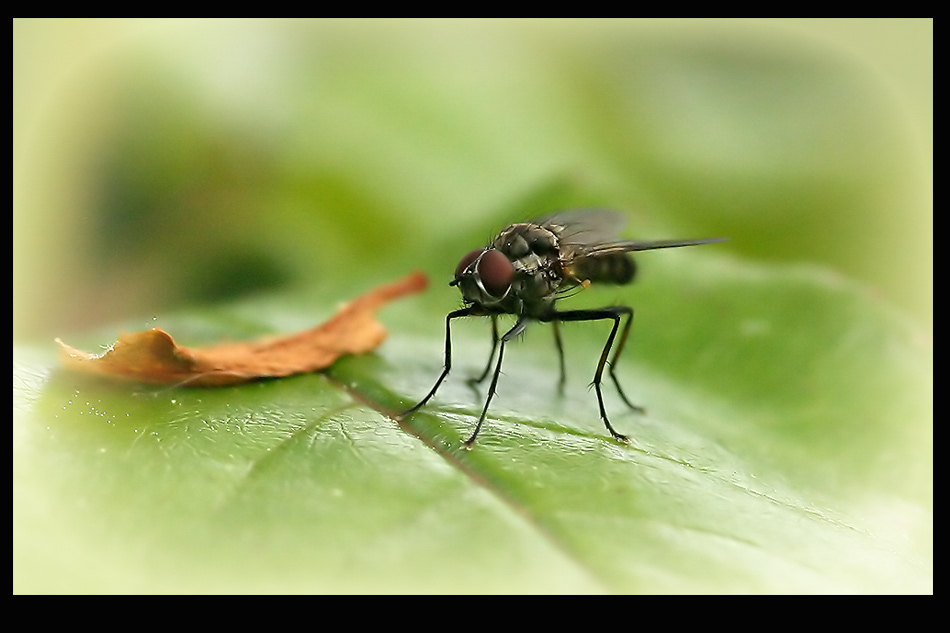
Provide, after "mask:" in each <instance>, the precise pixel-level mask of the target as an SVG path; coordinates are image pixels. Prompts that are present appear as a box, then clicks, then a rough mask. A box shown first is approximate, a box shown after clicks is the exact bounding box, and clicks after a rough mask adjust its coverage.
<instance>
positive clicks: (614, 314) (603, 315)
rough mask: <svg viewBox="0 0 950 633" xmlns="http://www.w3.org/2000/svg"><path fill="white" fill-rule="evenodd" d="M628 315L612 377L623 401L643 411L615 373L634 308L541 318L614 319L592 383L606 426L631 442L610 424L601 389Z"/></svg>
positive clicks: (562, 313) (620, 439) (569, 312)
mask: <svg viewBox="0 0 950 633" xmlns="http://www.w3.org/2000/svg"><path fill="white" fill-rule="evenodd" d="M624 316H626V317H627V323H626V325H625V326H624V329H623V333H622V334H621V335H620V343H619V344H618V346H617V351H616V352H615V353H614V355H613V358H611V360H610V377H611V379H613V381H614V385H616V387H617V391H619V392H620V396H621V397H622V398H623V401H624V402H625V403H627V405H628V406H630V408H632V409H634V410H635V411H642V409H641V408H640V407H637V406H636V405H634V404H631V402H630V401H629V400H628V399H627V396H626V394H624V393H623V390H622V389H621V388H620V383H619V382H618V380H617V376H616V374H615V373H614V363H615V362H616V361H617V357H618V356H620V353H621V352H622V351H623V348H624V345H625V344H626V342H627V336H628V334H629V332H630V324H631V322H632V321H633V310H632V309H631V308H628V307H626V306H612V307H609V308H599V309H595V310H568V311H565V312H557V311H555V312H552V313H551V314H550V315H548V316H547V317H546V318H543V319H541V320H542V321H555V322H556V321H600V320H605V319H612V320H613V322H614V325H613V327H612V328H611V330H610V335H609V336H608V337H607V342H606V343H605V344H604V351H603V352H602V353H601V355H600V360H599V361H598V363H597V371H595V372H594V380H593V382H592V383H591V384H592V385H593V386H594V390H595V391H596V393H597V404H598V406H599V407H600V418H601V419H602V420H603V421H604V426H606V427H607V430H608V431H610V434H611V435H612V436H613V437H614V438H615V439H617V440H619V441H621V442H628V443H629V442H630V438H628V437H627V436H626V435H622V434H620V433H618V432H617V431H616V430H615V429H614V427H613V426H611V424H610V419H609V418H608V417H607V409H606V408H605V407H604V395H603V393H602V391H601V387H600V384H601V381H602V379H603V376H604V366H606V365H607V359H608V358H610V350H611V348H612V347H613V344H614V340H615V339H616V338H617V331H618V330H619V329H620V321H621V319H623V317H624Z"/></svg>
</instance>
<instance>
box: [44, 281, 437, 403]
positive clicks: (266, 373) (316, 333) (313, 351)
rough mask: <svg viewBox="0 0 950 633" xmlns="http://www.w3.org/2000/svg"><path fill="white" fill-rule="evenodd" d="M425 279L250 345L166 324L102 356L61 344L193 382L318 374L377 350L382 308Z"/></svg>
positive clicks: (79, 360)
mask: <svg viewBox="0 0 950 633" xmlns="http://www.w3.org/2000/svg"><path fill="white" fill-rule="evenodd" d="M426 284H427V281H426V277H425V275H423V274H422V273H418V272H417V273H413V274H411V275H409V276H408V277H405V278H403V279H401V280H399V281H396V282H393V283H390V284H386V285H384V286H380V287H378V288H376V289H374V290H372V291H370V292H368V293H366V294H364V295H362V296H360V297H358V298H357V299H355V300H354V301H351V302H350V303H348V304H346V305H345V306H343V307H342V308H341V309H340V310H339V311H338V312H337V313H336V314H335V315H333V317H331V318H330V320H329V321H326V322H324V323H322V324H321V325H318V326H317V327H315V328H313V329H310V330H305V331H303V332H298V333H296V334H291V335H288V336H281V337H272V338H268V339H262V340H258V341H251V342H246V343H222V344H219V345H212V346H207V347H184V346H182V345H178V344H177V343H175V341H174V339H172V337H171V336H170V335H169V334H168V333H166V332H165V331H163V330H161V329H160V328H154V329H151V330H146V331H144V332H133V333H131V334H122V335H120V336H119V340H118V341H116V343H115V344H114V345H113V346H112V347H110V348H109V349H108V350H106V351H105V352H104V353H102V354H98V355H95V354H88V353H86V352H83V351H80V350H77V349H75V348H73V347H70V346H69V345H66V344H65V343H63V342H62V341H61V340H59V339H56V342H57V343H59V346H60V360H61V362H62V363H63V365H65V366H66V367H68V368H70V369H75V370H78V371H82V372H86V373H92V374H99V375H105V376H112V377H116V378H124V379H128V380H136V381H139V382H148V383H157V384H181V385H188V386H192V387H219V386H223V385H233V384H236V383H241V382H246V381H249V380H255V379H257V378H276V377H280V376H290V375H293V374H301V373H307V372H312V371H318V370H320V369H325V368H326V367H329V366H330V365H332V364H333V363H334V361H336V359H337V358H339V357H340V356H343V355H345V354H361V353H365V352H369V351H371V350H373V349H375V348H376V347H377V346H378V345H379V344H380V343H382V342H383V339H385V338H386V330H385V328H383V326H382V325H381V324H380V323H379V321H377V320H376V318H375V315H376V311H377V310H379V308H381V307H382V306H383V305H384V304H386V303H388V302H389V301H392V300H393V299H397V298H399V297H402V296H404V295H407V294H413V293H416V292H421V291H422V290H424V289H425V287H426Z"/></svg>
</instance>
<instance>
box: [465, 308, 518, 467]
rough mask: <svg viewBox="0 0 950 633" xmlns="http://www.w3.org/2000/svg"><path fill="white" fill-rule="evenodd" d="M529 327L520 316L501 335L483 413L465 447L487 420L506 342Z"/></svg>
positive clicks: (470, 443) (467, 446) (468, 445)
mask: <svg viewBox="0 0 950 633" xmlns="http://www.w3.org/2000/svg"><path fill="white" fill-rule="evenodd" d="M526 327H528V319H527V318H526V317H523V316H522V317H519V319H518V322H517V323H515V325H514V327H513V328H511V329H510V330H508V331H507V332H505V335H504V336H502V337H501V339H500V340H499V345H498V362H496V363H495V372H494V373H493V374H492V377H491V385H490V386H489V387H488V397H487V398H486V399H485V406H484V407H483V408H482V414H481V415H480V416H479V417H478V423H477V424H476V425H475V431H473V432H472V436H471V437H470V438H468V439H467V440H465V447H466V448H471V447H472V444H474V443H475V438H476V437H477V436H478V432H479V430H481V428H482V422H484V421H485V414H487V413H488V405H489V404H490V403H491V400H492V398H493V397H495V387H496V386H497V385H498V375H499V374H500V373H501V359H502V358H503V357H504V355H505V343H507V342H508V341H510V340H511V339H513V338H514V337H516V336H518V335H519V334H521V333H522V332H524V329H525V328H526Z"/></svg>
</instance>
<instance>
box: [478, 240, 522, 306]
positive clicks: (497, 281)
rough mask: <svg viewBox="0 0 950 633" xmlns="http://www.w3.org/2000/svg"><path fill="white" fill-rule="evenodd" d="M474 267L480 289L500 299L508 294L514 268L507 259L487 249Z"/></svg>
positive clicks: (497, 252)
mask: <svg viewBox="0 0 950 633" xmlns="http://www.w3.org/2000/svg"><path fill="white" fill-rule="evenodd" d="M476 266H477V268H476V271H477V272H478V277H479V279H480V280H481V282H482V287H483V288H484V289H485V291H486V292H487V293H488V294H490V295H491V296H493V297H496V298H499V299H500V298H502V297H504V296H505V295H506V294H507V293H508V289H509V288H510V287H511V280H512V278H513V277H514V276H515V268H514V266H512V265H511V261H510V260H509V259H508V258H507V257H505V256H504V255H503V254H502V253H500V252H499V251H496V250H494V249H488V250H486V251H485V254H484V255H482V256H481V258H480V259H479V260H478V264H476Z"/></svg>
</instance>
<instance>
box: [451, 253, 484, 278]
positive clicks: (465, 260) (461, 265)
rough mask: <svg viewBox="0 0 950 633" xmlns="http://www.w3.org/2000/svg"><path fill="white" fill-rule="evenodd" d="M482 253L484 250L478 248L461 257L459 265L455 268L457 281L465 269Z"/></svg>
mask: <svg viewBox="0 0 950 633" xmlns="http://www.w3.org/2000/svg"><path fill="white" fill-rule="evenodd" d="M484 252H485V249H484V248H479V249H476V250H474V251H472V252H470V253H468V254H467V255H465V257H463V258H462V259H461V261H459V265H458V266H456V267H455V278H456V279H458V278H459V277H461V276H462V273H464V272H465V269H466V268H468V267H469V266H471V265H472V262H474V261H475V260H476V259H478V256H479V255H481V254H482V253H484Z"/></svg>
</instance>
